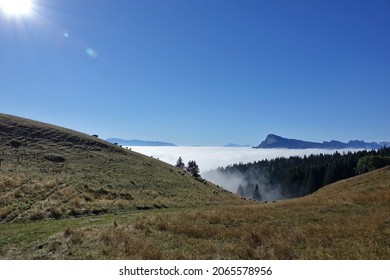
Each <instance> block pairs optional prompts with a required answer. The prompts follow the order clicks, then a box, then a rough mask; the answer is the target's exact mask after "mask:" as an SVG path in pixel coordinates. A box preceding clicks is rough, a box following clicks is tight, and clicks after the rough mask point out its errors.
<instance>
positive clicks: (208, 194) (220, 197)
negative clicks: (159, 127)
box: [0, 114, 237, 222]
mask: <svg viewBox="0 0 390 280" xmlns="http://www.w3.org/2000/svg"><path fill="white" fill-rule="evenodd" d="M217 190H219V188H218V187H217V186H215V185H213V184H211V183H209V182H206V181H202V180H195V179H194V178H193V177H192V176H191V175H190V174H189V173H187V172H184V171H182V170H181V169H178V168H175V167H173V166H171V165H168V164H166V163H164V162H161V161H159V160H156V159H152V158H149V157H146V156H143V155H141V154H138V153H135V152H132V151H129V150H126V149H123V148H121V147H118V146H116V145H113V144H110V143H108V142H106V141H102V140H100V139H98V138H97V137H94V136H88V135H85V134H83V133H79V132H76V131H72V130H69V129H65V128H61V127H57V126H53V125H49V124H45V123H41V122H36V121H32V120H27V119H23V118H18V117H14V116H9V115H4V114H0V222H10V221H18V220H41V219H60V218H66V217H73V216H75V217H78V216H84V215H97V214H103V213H111V212H118V211H127V210H146V209H152V208H168V207H188V206H197V205H209V204H215V203H219V202H220V201H224V200H226V199H228V200H229V199H231V200H237V198H236V197H235V196H234V195H233V194H230V193H226V192H218V194H217Z"/></svg>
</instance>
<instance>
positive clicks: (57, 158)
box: [44, 154, 65, 163]
mask: <svg viewBox="0 0 390 280" xmlns="http://www.w3.org/2000/svg"><path fill="white" fill-rule="evenodd" d="M44 158H45V159H46V160H48V161H51V162H57V163H60V162H64V161H65V157H63V156H62V155H59V154H47V155H44Z"/></svg>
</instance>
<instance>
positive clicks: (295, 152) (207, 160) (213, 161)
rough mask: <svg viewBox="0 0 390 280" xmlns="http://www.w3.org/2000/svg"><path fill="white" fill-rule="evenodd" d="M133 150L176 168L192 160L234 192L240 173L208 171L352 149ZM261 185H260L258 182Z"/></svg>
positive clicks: (267, 193)
mask: <svg viewBox="0 0 390 280" xmlns="http://www.w3.org/2000/svg"><path fill="white" fill-rule="evenodd" d="M128 148H131V149H132V150H133V151H135V152H138V153H141V154H144V155H147V156H151V157H154V158H157V159H159V160H162V161H164V162H167V163H169V164H172V165H175V164H176V161H177V159H178V158H179V157H181V158H182V159H183V162H184V163H185V164H186V165H187V163H188V161H190V160H195V161H196V163H197V164H198V166H199V169H200V172H201V175H202V177H203V178H205V179H207V180H209V181H211V182H213V183H215V184H217V185H220V186H223V187H224V188H226V189H228V190H230V191H232V192H234V193H235V192H236V191H237V186H238V185H239V184H243V185H245V184H246V182H245V181H244V179H243V177H242V176H241V175H240V174H221V173H219V172H208V171H210V170H215V169H217V168H218V167H226V166H228V165H232V164H235V163H240V162H242V163H248V162H254V161H259V160H263V159H273V158H278V157H290V156H300V157H303V156H305V155H307V156H308V155H311V154H321V153H322V154H333V153H335V152H336V151H338V152H340V153H343V152H348V151H355V150H324V149H254V148H246V147H245V148H231V147H187V146H177V147H143V146H136V147H128ZM259 183H260V182H259ZM260 188H261V191H262V194H263V197H264V198H265V199H268V200H275V199H276V200H277V199H282V198H283V197H282V196H281V195H280V193H279V191H278V190H266V189H264V186H260Z"/></svg>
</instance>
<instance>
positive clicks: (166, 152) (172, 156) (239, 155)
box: [129, 146, 348, 173]
mask: <svg viewBox="0 0 390 280" xmlns="http://www.w3.org/2000/svg"><path fill="white" fill-rule="evenodd" d="M129 148H131V149H132V150H133V151H135V152H138V153H141V154H144V155H147V156H152V157H154V158H158V159H160V160H162V161H165V162H167V163H169V164H172V165H175V164H176V161H177V159H178V158H179V157H181V158H182V159H183V161H184V163H186V164H187V163H188V161H190V160H195V161H196V163H197V164H198V166H199V168H200V172H201V173H204V172H207V171H210V170H212V169H216V168H218V167H225V166H228V165H230V164H234V163H240V162H242V163H247V162H254V161H259V160H263V159H273V158H278V157H290V156H301V157H303V156H304V155H311V154H320V153H323V154H333V153H334V152H336V150H324V149H300V150H292V149H254V148H230V147H185V146H177V147H142V146H137V147H129ZM338 151H339V152H340V153H342V152H344V151H345V152H347V151H348V150H338Z"/></svg>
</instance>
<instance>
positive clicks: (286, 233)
mask: <svg viewBox="0 0 390 280" xmlns="http://www.w3.org/2000/svg"><path fill="white" fill-rule="evenodd" d="M36 131H40V133H38V134H36V135H35V136H34V132H36ZM31 135H33V136H31ZM0 139H1V144H0V159H1V160H2V163H1V166H0V171H1V172H0V221H1V223H0V259H389V258H390V215H389V213H390V167H385V168H382V169H379V170H375V171H372V172H369V173H366V174H363V175H360V176H356V177H353V178H350V179H347V180H343V181H339V182H336V183H334V184H331V185H328V186H325V187H323V188H321V189H320V190H319V191H317V192H315V193H313V194H311V195H309V196H306V197H303V198H299V199H291V200H285V201H278V202H276V203H257V202H252V201H246V200H241V199H240V198H238V197H237V196H235V195H234V194H231V193H228V192H223V191H221V189H220V188H219V187H218V186H215V185H213V184H211V183H209V182H204V181H201V180H196V179H194V178H193V177H192V176H191V175H190V174H188V173H186V172H183V171H181V170H180V169H177V168H175V167H172V166H170V165H168V164H165V163H163V162H160V161H158V160H156V159H151V158H148V157H145V156H142V155H140V154H137V153H134V152H131V151H127V150H125V149H122V148H120V147H117V146H115V145H111V144H109V143H107V142H104V141H101V140H99V139H96V138H94V137H90V136H87V135H83V134H80V133H77V132H73V131H70V130H66V129H63V128H58V127H55V126H50V125H46V124H42V123H37V122H33V121H29V120H25V119H20V118H15V117H12V116H7V115H1V114H0ZM11 141H17V143H20V144H21V145H20V146H19V147H17V148H16V147H15V145H13V146H14V147H12V145H11V146H10V143H11ZM13 144H15V143H13ZM16 146H18V145H16ZM48 155H51V156H49V157H48ZM48 158H49V160H48ZM53 158H54V161H53ZM58 158H59V160H58V161H57V160H56V159H58ZM61 158H63V159H64V161H61ZM216 190H217V191H218V193H215V192H214V191H216Z"/></svg>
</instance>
